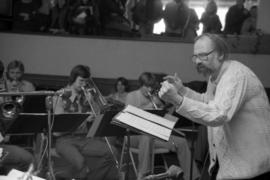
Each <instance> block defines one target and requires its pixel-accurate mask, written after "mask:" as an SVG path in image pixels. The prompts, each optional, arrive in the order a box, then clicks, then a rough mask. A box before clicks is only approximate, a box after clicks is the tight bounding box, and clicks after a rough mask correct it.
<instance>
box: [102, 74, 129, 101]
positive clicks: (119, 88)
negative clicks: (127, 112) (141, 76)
mask: <svg viewBox="0 0 270 180" xmlns="http://www.w3.org/2000/svg"><path fill="white" fill-rule="evenodd" d="M114 91H115V92H114V93H112V94H110V95H109V96H108V97H107V98H108V100H109V101H110V99H113V100H116V101H119V102H121V103H124V104H125V102H126V98H127V94H128V91H129V85H128V80H127V79H126V78H124V77H119V78H117V80H116V82H115V84H114Z"/></svg>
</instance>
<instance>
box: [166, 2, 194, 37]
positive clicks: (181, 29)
mask: <svg viewBox="0 0 270 180" xmlns="http://www.w3.org/2000/svg"><path fill="white" fill-rule="evenodd" d="M164 22H165V25H166V30H165V33H166V35H168V36H180V37H183V38H186V39H190V40H191V39H194V38H195V37H196V36H197V32H196V31H197V30H198V28H199V27H198V25H199V19H198V16H197V14H196V12H195V10H194V9H191V8H189V7H188V6H187V5H186V3H185V2H184V1H183V0H174V1H172V2H170V3H168V4H167V5H166V8H165V11H164Z"/></svg>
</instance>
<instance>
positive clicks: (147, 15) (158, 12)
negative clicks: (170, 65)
mask: <svg viewBox="0 0 270 180" xmlns="http://www.w3.org/2000/svg"><path fill="white" fill-rule="evenodd" d="M130 2H132V1H130ZM161 18H162V3H161V0H152V1H147V0H139V1H137V2H136V3H135V5H134V6H133V8H132V9H131V12H130V19H132V21H133V22H134V23H135V24H137V25H138V26H139V32H140V35H141V36H145V35H151V34H153V28H154V24H155V23H156V22H158V21H159V20H160V19H161Z"/></svg>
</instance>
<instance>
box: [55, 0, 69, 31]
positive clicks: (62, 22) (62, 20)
mask: <svg viewBox="0 0 270 180" xmlns="http://www.w3.org/2000/svg"><path fill="white" fill-rule="evenodd" d="M68 3H69V1H67V0H50V12H51V21H50V23H51V24H50V31H51V32H52V33H66V28H67V27H66V26H67V12H68V7H69V6H68Z"/></svg>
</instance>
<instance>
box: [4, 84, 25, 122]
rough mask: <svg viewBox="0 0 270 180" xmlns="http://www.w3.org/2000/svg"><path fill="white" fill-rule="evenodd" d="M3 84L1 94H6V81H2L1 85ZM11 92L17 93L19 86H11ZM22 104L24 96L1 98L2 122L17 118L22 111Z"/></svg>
mask: <svg viewBox="0 0 270 180" xmlns="http://www.w3.org/2000/svg"><path fill="white" fill-rule="evenodd" d="M2 83H4V85H2V86H3V88H2V89H1V92H7V91H8V89H7V85H6V81H5V80H2V82H1V84H2ZM12 91H14V92H19V84H18V82H16V84H14V85H13V87H12ZM23 102H24V96H7V97H6V96H5V97H3V102H2V103H1V104H0V118H1V119H3V120H6V121H8V120H14V119H16V118H17V117H18V115H19V113H20V112H21V110H22V105H23Z"/></svg>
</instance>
